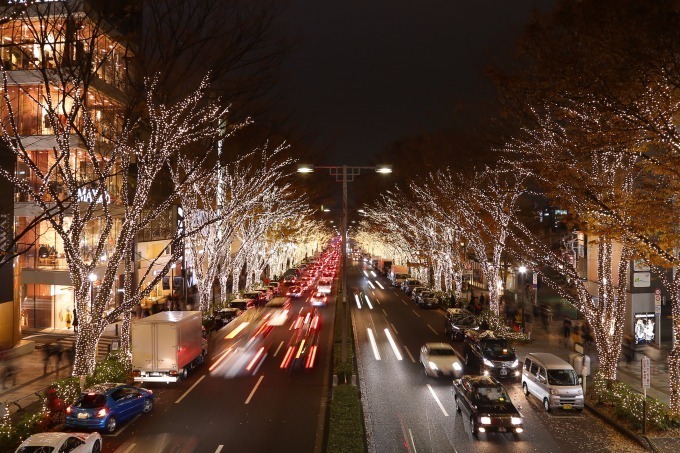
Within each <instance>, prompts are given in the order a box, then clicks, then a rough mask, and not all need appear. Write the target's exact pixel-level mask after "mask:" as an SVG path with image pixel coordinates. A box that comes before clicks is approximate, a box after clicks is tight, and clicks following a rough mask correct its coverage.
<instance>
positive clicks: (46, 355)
mask: <svg viewBox="0 0 680 453" xmlns="http://www.w3.org/2000/svg"><path fill="white" fill-rule="evenodd" d="M50 358H52V343H49V342H48V343H45V345H44V346H43V375H44V376H47V367H48V366H49V365H50Z"/></svg>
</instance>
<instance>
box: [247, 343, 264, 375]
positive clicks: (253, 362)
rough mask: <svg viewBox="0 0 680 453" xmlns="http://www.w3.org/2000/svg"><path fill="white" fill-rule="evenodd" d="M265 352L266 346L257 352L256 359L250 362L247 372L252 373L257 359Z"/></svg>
mask: <svg viewBox="0 0 680 453" xmlns="http://www.w3.org/2000/svg"><path fill="white" fill-rule="evenodd" d="M263 352H264V346H262V347H261V348H260V349H258V350H257V354H255V357H253V360H251V361H250V363H249V364H248V366H247V367H246V370H247V371H250V369H251V368H252V367H253V365H255V364H256V363H257V359H259V358H260V356H261V355H262V353H263Z"/></svg>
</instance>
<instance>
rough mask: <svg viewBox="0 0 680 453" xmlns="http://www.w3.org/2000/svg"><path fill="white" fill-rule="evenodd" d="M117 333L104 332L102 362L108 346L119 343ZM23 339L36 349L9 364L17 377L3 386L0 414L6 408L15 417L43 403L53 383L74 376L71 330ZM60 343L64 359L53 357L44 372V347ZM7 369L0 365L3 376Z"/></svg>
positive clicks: (110, 328) (31, 333)
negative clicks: (15, 414) (116, 341)
mask: <svg viewBox="0 0 680 453" xmlns="http://www.w3.org/2000/svg"><path fill="white" fill-rule="evenodd" d="M115 333H116V331H115V325H111V326H107V328H106V329H105V330H104V333H103V335H102V338H101V340H100V341H99V345H98V357H99V359H102V358H104V357H105V355H106V353H107V352H108V349H109V345H110V344H111V343H112V342H113V341H114V340H116V339H117V337H116V336H115ZM24 339H27V340H33V341H36V349H35V350H34V351H33V352H31V353H30V354H24V355H20V356H17V357H14V358H12V359H9V360H8V361H9V362H10V363H11V366H12V368H13V370H14V373H13V375H12V376H9V377H7V378H6V379H5V381H4V383H0V414H2V413H3V411H4V407H7V408H8V409H9V411H10V413H12V414H13V413H15V412H17V411H19V410H22V409H24V408H26V407H27V406H28V405H30V404H34V403H36V402H37V401H40V399H41V396H38V394H40V393H43V392H44V390H45V389H46V388H47V387H48V386H49V385H50V384H52V383H53V382H54V381H56V380H58V379H63V378H65V377H68V376H70V374H71V368H72V363H69V354H68V349H69V348H71V347H72V346H73V345H74V344H75V334H74V332H73V331H72V330H58V329H48V330H39V329H37V330H36V329H30V330H28V329H27V330H25V331H24ZM41 340H42V341H41ZM57 340H58V341H59V343H60V344H61V345H62V348H63V350H64V353H63V354H62V358H61V360H60V361H58V357H57V356H52V357H50V359H49V362H48V365H47V369H46V370H45V361H44V359H45V355H44V349H43V345H44V344H45V343H46V342H52V343H54V342H56V341H57ZM4 365H5V364H0V372H2V371H3V370H4V369H5V368H4ZM3 384H4V385H3ZM3 387H6V388H3Z"/></svg>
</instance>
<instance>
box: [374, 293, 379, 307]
mask: <svg viewBox="0 0 680 453" xmlns="http://www.w3.org/2000/svg"><path fill="white" fill-rule="evenodd" d="M373 297H375V292H374V293H373ZM375 302H376V303H377V304H378V305H380V299H378V298H377V297H375Z"/></svg>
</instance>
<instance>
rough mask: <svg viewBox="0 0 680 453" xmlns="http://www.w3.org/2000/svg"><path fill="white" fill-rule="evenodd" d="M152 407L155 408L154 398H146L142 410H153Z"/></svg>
mask: <svg viewBox="0 0 680 453" xmlns="http://www.w3.org/2000/svg"><path fill="white" fill-rule="evenodd" d="M151 409H153V400H152V399H151V398H147V399H145V400H144V408H143V409H142V411H143V412H151Z"/></svg>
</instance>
